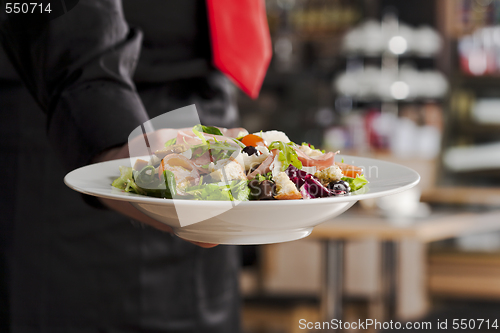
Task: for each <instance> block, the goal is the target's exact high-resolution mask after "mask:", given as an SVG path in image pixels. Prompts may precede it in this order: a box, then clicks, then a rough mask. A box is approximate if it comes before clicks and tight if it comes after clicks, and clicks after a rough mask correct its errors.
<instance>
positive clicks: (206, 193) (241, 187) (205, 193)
mask: <svg viewBox="0 0 500 333" xmlns="http://www.w3.org/2000/svg"><path fill="white" fill-rule="evenodd" d="M186 194H189V195H191V196H192V197H193V198H194V199H195V200H217V201H221V200H222V201H234V200H238V201H247V200H248V197H249V195H250V188H248V182H247V181H246V180H233V181H232V182H230V183H229V184H227V185H226V184H223V183H222V184H221V183H211V184H203V185H196V186H190V187H188V188H186Z"/></svg>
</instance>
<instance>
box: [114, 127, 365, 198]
mask: <svg viewBox="0 0 500 333" xmlns="http://www.w3.org/2000/svg"><path fill="white" fill-rule="evenodd" d="M337 153H338V152H336V153H334V152H328V153H325V151H321V150H319V149H315V147H314V146H312V145H310V144H307V143H302V144H300V145H299V144H296V143H294V142H291V141H290V139H289V138H288V137H287V136H286V134H285V133H283V132H280V131H267V132H260V133H253V134H249V133H248V131H246V130H244V129H236V130H235V129H232V130H227V129H222V128H217V127H209V126H203V125H196V126H194V127H193V128H192V129H190V130H179V131H178V132H177V137H175V138H173V139H171V140H169V141H168V142H166V143H165V147H164V148H163V149H160V150H158V151H156V152H154V153H153V154H152V155H151V156H150V157H149V158H147V159H137V161H136V162H135V164H134V166H133V167H125V166H121V167H120V177H118V178H117V179H115V180H114V181H113V183H112V186H114V187H116V188H118V189H121V190H123V191H125V192H131V193H136V194H141V195H146V196H153V197H159V198H167V199H191V200H238V201H247V200H298V199H303V200H308V199H316V198H324V197H331V196H339V195H349V194H350V192H353V191H357V190H359V189H361V188H362V187H363V186H365V185H366V184H367V183H368V181H367V180H366V178H365V177H364V176H363V170H362V169H361V168H359V167H356V166H353V165H348V164H344V163H339V162H334V157H335V155H336V154H337Z"/></svg>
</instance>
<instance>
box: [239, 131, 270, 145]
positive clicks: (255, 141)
mask: <svg viewBox="0 0 500 333" xmlns="http://www.w3.org/2000/svg"><path fill="white" fill-rule="evenodd" d="M241 142H242V143H243V144H244V145H245V146H254V147H257V146H265V145H266V142H265V141H264V139H262V138H261V137H260V136H258V135H255V134H248V135H245V136H244V137H243V138H242V139H241Z"/></svg>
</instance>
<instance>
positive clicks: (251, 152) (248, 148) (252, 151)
mask: <svg viewBox="0 0 500 333" xmlns="http://www.w3.org/2000/svg"><path fill="white" fill-rule="evenodd" d="M243 152H245V153H247V155H248V156H252V155H254V154H255V155H257V156H258V155H260V151H258V150H257V148H255V147H254V146H246V147H245V148H243Z"/></svg>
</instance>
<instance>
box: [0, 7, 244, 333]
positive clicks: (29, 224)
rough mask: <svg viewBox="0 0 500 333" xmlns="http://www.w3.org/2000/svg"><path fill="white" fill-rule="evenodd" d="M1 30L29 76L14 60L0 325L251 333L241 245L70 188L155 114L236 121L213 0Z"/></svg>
mask: <svg viewBox="0 0 500 333" xmlns="http://www.w3.org/2000/svg"><path fill="white" fill-rule="evenodd" d="M125 18H126V20H125ZM0 33H1V40H2V44H3V47H4V49H5V52H6V54H8V58H9V59H10V63H12V65H14V67H15V68H16V70H17V71H14V70H13V69H12V67H11V64H10V63H9V61H7V57H6V56H5V55H4V54H0V115H1V125H0V126H1V130H0V149H1V153H0V163H1V170H2V176H3V177H2V184H3V186H2V188H3V189H2V191H0V205H1V206H0V212H1V213H2V218H1V224H0V228H1V229H0V247H1V248H0V249H1V253H2V258H1V259H2V260H0V264H1V265H2V266H1V267H0V272H1V280H0V284H1V288H2V289H1V290H0V293H1V294H0V311H2V318H3V319H4V320H3V325H4V326H3V327H0V331H2V332H3V331H4V329H5V327H6V326H5V325H6V324H5V323H6V320H5V319H8V321H9V322H10V330H11V331H12V332H49V333H57V332H61V333H62V332H64V333H67V332H82V333H83V332H85V333H86V332H231V333H233V332H238V331H239V297H238V292H237V289H238V285H237V273H238V261H239V260H238V255H237V248H236V247H231V246H217V247H215V248H212V249H202V248H199V247H197V246H194V245H192V244H191V243H188V242H185V241H183V240H181V239H179V238H177V237H174V236H171V235H170V234H165V233H162V232H159V231H157V230H154V229H152V228H148V227H142V226H140V225H138V224H137V223H135V224H134V223H131V221H129V220H127V219H126V218H123V217H121V216H119V215H118V214H115V213H113V212H111V211H105V210H97V209H94V208H91V207H90V206H88V205H86V204H85V203H84V202H83V201H82V199H81V197H80V195H79V194H78V193H76V192H73V191H72V190H70V189H68V188H66V186H65V185H64V184H63V177H64V174H65V172H67V171H68V170H69V169H72V168H76V167H79V166H82V165H85V164H87V163H89V161H90V159H91V158H92V157H93V156H94V155H95V154H97V153H99V152H100V151H102V150H104V149H107V148H110V147H114V146H118V145H121V144H124V143H126V141H127V138H128V135H129V133H130V132H131V130H132V129H134V128H135V127H137V126H139V125H140V124H141V123H142V122H144V121H145V120H147V119H148V117H154V116H156V115H159V114H162V113H164V112H167V111H170V110H173V109H176V108H178V107H182V106H186V105H189V104H192V103H196V104H197V108H198V110H199V112H200V116H201V119H202V122H204V123H207V124H213V125H221V126H232V125H234V124H235V122H236V121H237V113H236V108H235V106H234V99H233V97H232V96H233V93H232V87H231V86H230V85H229V83H228V81H227V80H226V79H225V78H224V77H223V76H222V75H221V74H220V73H219V72H218V71H216V70H215V69H214V68H213V67H212V66H211V61H210V45H209V35H208V26H207V19H206V9H205V5H204V2H203V1H195V0H178V1H173V0H169V1H164V0H141V1H136V0H127V1H123V12H122V7H121V3H120V2H119V1H113V0H106V1H105V0H81V1H80V2H79V4H78V5H77V6H76V7H75V8H74V9H72V10H71V11H69V12H68V13H67V14H65V15H63V16H61V17H59V18H57V19H55V20H53V21H50V22H49V24H48V25H46V26H43V28H42V29H37V30H31V31H29V30H22V29H21V30H16V27H15V24H14V23H13V22H11V19H10V18H6V17H2V21H1V22H0ZM135 68H136V70H135V74H134V69H135ZM16 72H17V74H18V75H19V76H17V74H16ZM133 75H134V76H133ZM132 76H133V80H132V79H131V77H132ZM19 77H21V78H22V81H23V82H24V85H25V86H26V87H27V88H28V90H29V91H30V93H31V94H30V93H28V90H26V89H25V88H24V86H23V83H22V82H21V80H20V79H19ZM32 96H34V97H35V98H34V99H33V98H32ZM40 110H42V111H43V112H41V111H40ZM61 162H62V163H61ZM63 164H64V165H65V166H64V167H63ZM7 296H8V297H7Z"/></svg>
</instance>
